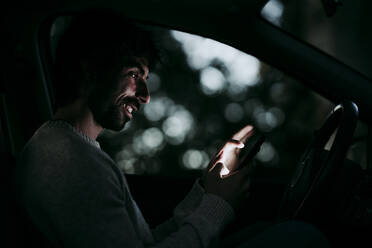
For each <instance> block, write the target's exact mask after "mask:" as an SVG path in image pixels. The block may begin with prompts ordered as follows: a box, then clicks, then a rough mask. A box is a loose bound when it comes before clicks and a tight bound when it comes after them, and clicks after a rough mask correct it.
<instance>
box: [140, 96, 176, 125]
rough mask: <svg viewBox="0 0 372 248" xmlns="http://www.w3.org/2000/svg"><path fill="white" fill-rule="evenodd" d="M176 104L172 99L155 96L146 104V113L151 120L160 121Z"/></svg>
mask: <svg viewBox="0 0 372 248" xmlns="http://www.w3.org/2000/svg"><path fill="white" fill-rule="evenodd" d="M173 105H174V102H173V101H172V99H170V98H168V97H166V96H163V97H153V98H152V99H151V103H150V104H146V105H145V107H144V114H145V116H146V118H147V119H148V120H150V121H159V120H161V119H163V118H164V117H165V116H166V115H167V113H168V111H169V108H170V107H172V106H173Z"/></svg>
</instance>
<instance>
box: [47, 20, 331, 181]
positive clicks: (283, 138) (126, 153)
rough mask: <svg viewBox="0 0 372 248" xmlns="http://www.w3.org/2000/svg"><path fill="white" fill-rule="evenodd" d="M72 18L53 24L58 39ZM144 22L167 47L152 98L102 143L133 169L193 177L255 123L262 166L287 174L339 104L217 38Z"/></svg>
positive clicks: (156, 73)
mask: <svg viewBox="0 0 372 248" xmlns="http://www.w3.org/2000/svg"><path fill="white" fill-rule="evenodd" d="M68 21H69V19H68V18H66V22H68ZM66 22H63V21H61V20H59V21H56V22H55V23H54V25H52V31H53V32H51V41H52V42H54V43H56V42H58V39H57V38H56V35H58V34H59V31H58V30H59V29H63V28H64V27H65V25H66ZM146 28H147V29H149V30H151V32H153V33H154V35H155V37H156V42H157V43H158V45H159V47H160V48H161V63H159V65H158V66H157V67H156V68H155V69H154V70H153V71H151V72H150V74H149V79H148V82H147V84H148V87H149V90H150V94H151V101H150V103H149V104H146V105H145V106H143V107H142V108H141V110H140V111H139V113H137V115H136V116H135V118H134V119H133V120H131V121H130V122H129V123H127V125H126V127H125V128H124V130H123V131H121V132H112V131H109V130H104V132H102V134H101V135H100V137H99V139H98V140H99V142H100V144H101V147H102V149H103V150H105V151H106V152H107V153H108V154H109V155H110V156H111V157H112V158H113V159H114V160H115V161H116V162H117V164H118V166H119V167H120V168H121V169H122V170H123V171H124V172H126V173H128V174H152V175H154V174H156V175H172V176H182V177H188V176H192V177H193V176H195V175H199V174H200V173H201V171H202V169H204V168H205V167H206V166H207V164H208V162H209V160H210V159H211V158H212V156H213V155H214V154H215V152H216V151H217V148H218V147H219V146H220V145H221V144H223V142H225V141H226V140H227V139H229V138H230V137H231V135H232V134H233V133H234V132H236V131H237V130H239V129H240V128H242V127H243V126H244V125H246V124H252V125H254V126H255V127H256V128H257V129H258V130H260V131H261V132H263V133H264V134H265V136H266V141H265V142H264V144H263V145H262V147H261V150H260V152H259V153H258V154H257V156H256V160H257V164H258V165H259V167H260V168H261V169H263V170H265V171H266V175H268V176H270V175H271V176H272V177H274V178H276V179H278V180H280V179H283V180H286V179H287V178H288V177H289V176H290V175H291V173H290V172H291V171H292V169H293V168H294V166H295V165H296V163H297V161H298V160H299V158H300V156H301V154H302V152H303V151H304V150H305V147H306V145H307V144H308V142H309V141H310V139H311V137H312V134H313V131H314V130H315V129H316V128H319V127H320V125H321V124H322V122H323V121H324V120H325V118H326V116H327V115H328V113H329V112H330V110H331V109H332V108H333V106H334V104H333V103H331V102H330V101H328V100H327V99H325V98H323V97H321V96H320V95H318V94H316V93H315V92H313V91H311V90H309V89H308V88H306V86H305V85H304V84H302V83H301V82H299V81H297V80H295V79H294V78H291V77H289V76H288V75H286V74H285V73H283V72H281V71H279V70H278V69H275V68H273V67H271V66H269V65H267V64H265V63H263V62H261V61H260V60H259V59H257V58H255V57H253V56H251V55H249V54H246V53H243V52H241V51H239V50H237V49H235V48H232V47H230V46H227V45H225V44H222V43H220V42H218V41H215V40H212V39H209V38H204V37H201V36H196V35H193V34H189V33H184V32H180V31H176V30H168V29H163V28H158V27H146ZM270 173H271V174H270Z"/></svg>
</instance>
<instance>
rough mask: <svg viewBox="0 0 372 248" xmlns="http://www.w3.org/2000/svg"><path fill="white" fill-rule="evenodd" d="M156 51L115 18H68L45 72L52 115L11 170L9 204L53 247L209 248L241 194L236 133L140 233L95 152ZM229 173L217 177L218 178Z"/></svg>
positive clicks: (127, 115) (133, 101) (119, 178)
mask: <svg viewBox="0 0 372 248" xmlns="http://www.w3.org/2000/svg"><path fill="white" fill-rule="evenodd" d="M156 58H157V52H156V49H155V47H154V45H153V42H152V41H151V38H150V36H149V34H148V33H147V32H145V31H143V30H141V29H140V28H138V27H136V26H135V25H133V24H132V23H131V22H129V21H127V20H124V19H123V18H121V17H118V16H115V15H108V14H102V13H100V14H98V13H88V14H83V15H81V16H79V17H76V18H75V19H74V20H73V21H72V24H71V25H70V27H69V28H68V29H67V30H66V32H65V34H64V35H63V37H62V38H61V40H60V42H59V45H58V48H57V53H56V64H55V80H54V81H55V92H56V113H55V116H54V120H52V121H48V122H46V123H44V124H43V125H42V126H41V127H40V128H39V129H38V130H37V131H36V133H35V134H34V136H33V137H32V138H31V139H30V141H29V142H28V143H27V145H26V146H25V148H24V150H23V152H22V154H21V156H20V158H19V161H18V165H17V171H16V177H17V186H18V187H17V192H18V198H19V200H20V202H21V203H22V205H23V206H24V207H25V209H26V211H27V214H28V215H29V217H30V218H31V220H32V222H33V223H34V224H35V225H36V227H37V228H38V229H39V230H40V231H41V232H42V233H43V234H44V236H45V237H46V238H47V239H48V240H49V241H50V242H51V244H52V245H53V246H56V247H100V248H101V247H145V246H146V247H147V246H150V247H193V248H197V247H214V246H216V245H217V241H218V237H219V235H220V233H221V231H222V230H223V228H224V227H225V226H226V224H227V223H229V222H230V221H231V220H232V219H233V217H234V207H236V206H237V205H238V204H239V201H240V200H241V199H242V198H244V197H245V196H246V195H247V191H248V189H249V180H248V176H249V173H250V169H251V168H250V166H246V167H244V168H241V169H239V161H238V154H239V151H240V150H239V149H240V148H242V147H243V146H244V145H243V142H245V141H246V140H247V139H248V138H249V136H250V135H251V133H252V127H251V126H246V127H244V128H243V129H242V130H240V131H239V132H238V133H236V134H235V135H234V136H233V137H232V139H231V140H230V141H228V142H227V143H226V144H225V145H224V146H223V147H222V148H221V149H220V150H219V152H218V153H217V154H216V156H215V157H214V158H213V159H212V161H211V162H210V165H209V166H208V170H207V171H206V173H205V176H204V177H203V178H202V180H200V181H197V182H196V183H195V184H194V186H193V188H192V189H191V191H190V192H189V194H188V195H187V196H186V197H185V199H184V200H183V201H182V202H181V203H180V204H179V205H178V206H177V207H176V208H175V210H174V216H173V218H172V219H170V220H168V221H167V222H166V223H164V224H162V225H160V226H158V227H157V228H155V229H154V230H150V228H149V227H148V225H147V223H146V221H145V220H144V217H143V216H142V214H141V212H140V210H139V208H138V207H137V205H136V203H135V201H134V200H133V198H132V196H131V194H130V191H129V189H128V185H127V182H126V179H125V176H124V175H123V174H122V172H121V171H120V170H119V169H118V167H117V166H116V164H115V162H114V161H113V160H112V159H111V158H110V157H109V156H108V155H107V154H106V153H105V152H103V151H102V150H101V149H100V146H99V144H98V142H97V141H96V138H97V136H98V134H99V133H100V132H101V131H102V129H103V128H107V129H112V130H121V129H122V128H123V127H124V125H125V123H126V122H128V121H129V120H131V119H132V118H133V116H134V114H135V113H136V112H137V111H138V110H139V108H140V107H141V105H142V104H147V103H149V101H150V94H149V91H148V88H147V85H146V80H147V77H148V74H149V70H150V69H151V68H152V66H153V64H154V62H155V61H156ZM222 168H224V169H225V170H226V169H227V170H228V171H229V172H230V173H229V174H228V175H225V176H221V170H222Z"/></svg>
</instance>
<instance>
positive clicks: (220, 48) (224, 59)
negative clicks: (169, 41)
mask: <svg viewBox="0 0 372 248" xmlns="http://www.w3.org/2000/svg"><path fill="white" fill-rule="evenodd" d="M171 34H172V36H173V37H174V38H175V39H176V40H177V41H179V42H180V43H181V45H182V48H183V50H184V51H185V53H186V55H187V62H188V64H189V65H190V67H191V68H193V69H195V70H203V69H206V68H209V67H210V65H211V64H213V62H216V61H218V62H220V63H222V64H223V65H224V67H225V68H226V72H225V78H226V80H227V81H228V82H229V84H230V85H229V88H232V89H230V92H240V91H241V90H242V89H245V88H247V87H248V86H253V85H255V84H256V83H257V82H258V81H259V69H260V62H259V60H257V59H256V58H255V57H253V56H250V55H248V54H246V53H243V52H241V51H239V50H237V49H235V48H233V47H230V46H228V45H225V44H222V43H220V42H218V41H214V40H211V39H208V38H203V37H200V36H196V35H192V34H188V33H183V32H179V31H172V32H171ZM214 77H218V78H219V79H218V80H216V82H215V83H216V84H217V85H216V86H213V87H212V86H211V83H210V82H212V81H209V82H208V84H207V85H208V86H209V87H208V88H212V89H215V88H217V89H221V88H222V83H221V81H223V80H221V75H219V76H216V75H214ZM201 83H202V87H203V84H204V83H203V80H202V81H201ZM204 86H205V85H204ZM203 92H205V93H206V94H207V95H208V94H210V91H203Z"/></svg>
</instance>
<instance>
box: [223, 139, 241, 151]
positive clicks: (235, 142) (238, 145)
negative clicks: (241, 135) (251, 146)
mask: <svg viewBox="0 0 372 248" xmlns="http://www.w3.org/2000/svg"><path fill="white" fill-rule="evenodd" d="M243 147H244V143H243V142H241V141H240V140H236V139H229V140H228V141H227V142H226V143H225V145H224V147H223V149H226V148H243ZM223 149H222V150H223Z"/></svg>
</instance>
